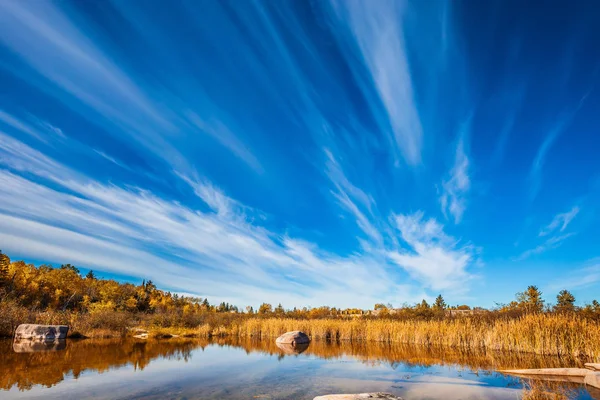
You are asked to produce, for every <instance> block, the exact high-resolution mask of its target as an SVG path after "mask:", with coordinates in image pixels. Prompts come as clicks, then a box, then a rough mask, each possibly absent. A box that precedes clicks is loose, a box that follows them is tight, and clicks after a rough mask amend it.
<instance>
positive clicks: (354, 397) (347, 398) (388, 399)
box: [313, 393, 402, 400]
mask: <svg viewBox="0 0 600 400" xmlns="http://www.w3.org/2000/svg"><path fill="white" fill-rule="evenodd" d="M363 399H383V400H402V398H401V397H398V396H394V395H393V394H390V393H360V394H327V395H325V396H317V397H315V398H314V399H313V400H363Z"/></svg>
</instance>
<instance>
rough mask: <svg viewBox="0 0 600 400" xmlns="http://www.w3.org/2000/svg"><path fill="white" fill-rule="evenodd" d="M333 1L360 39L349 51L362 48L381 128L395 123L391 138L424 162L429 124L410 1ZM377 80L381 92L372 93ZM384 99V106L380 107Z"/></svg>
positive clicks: (409, 157)
mask: <svg viewBox="0 0 600 400" xmlns="http://www.w3.org/2000/svg"><path fill="white" fill-rule="evenodd" d="M332 6H333V9H334V12H335V13H336V14H337V18H338V19H339V20H340V21H343V23H346V24H348V29H349V30H350V31H351V33H352V35H353V38H354V40H355V44H354V45H351V46H350V50H349V51H352V50H353V49H356V51H357V52H358V56H359V57H360V59H362V61H363V62H364V64H365V66H366V67H367V70H368V72H369V76H368V77H365V76H362V71H363V69H362V68H361V69H355V75H356V79H357V81H358V82H359V83H361V85H362V88H363V92H364V93H365V96H366V97H367V98H369V99H370V100H371V101H370V102H369V104H371V107H372V112H373V115H374V116H375V117H376V118H377V119H378V122H379V124H380V128H381V129H382V131H383V132H387V131H389V130H390V129H391V135H390V139H391V141H392V143H393V145H394V146H395V147H397V148H398V149H399V151H400V154H401V155H402V157H403V158H404V160H405V161H406V163H408V164H409V165H417V164H419V163H420V162H421V148H422V144H423V129H422V126H421V121H420V118H419V112H418V110H417V106H416V103H415V99H414V91H413V84H412V79H411V75H410V68H409V64H408V58H407V55H406V48H405V43H404V32H403V27H402V21H403V13H404V8H405V4H404V2H401V1H390V0H382V1H377V2H362V1H333V2H332ZM373 85H374V87H375V90H376V96H375V98H373V97H374V96H373V95H372V94H371V93H372V90H373ZM380 104H382V105H383V108H384V110H380V109H379V107H380V106H379V105H380ZM382 111H383V112H382Z"/></svg>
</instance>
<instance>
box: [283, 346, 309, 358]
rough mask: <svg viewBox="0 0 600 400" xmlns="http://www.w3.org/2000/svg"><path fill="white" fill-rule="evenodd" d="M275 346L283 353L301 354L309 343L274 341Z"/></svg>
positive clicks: (289, 354)
mask: <svg viewBox="0 0 600 400" xmlns="http://www.w3.org/2000/svg"><path fill="white" fill-rule="evenodd" d="M275 345H276V346H277V348H278V349H279V350H281V351H282V352H283V354H285V355H288V356H291V355H294V354H301V353H304V352H305V351H306V349H308V346H309V343H299V344H291V343H275Z"/></svg>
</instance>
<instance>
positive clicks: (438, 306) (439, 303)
mask: <svg viewBox="0 0 600 400" xmlns="http://www.w3.org/2000/svg"><path fill="white" fill-rule="evenodd" d="M447 307H448V306H447V305H446V302H445V301H444V298H443V297H442V295H441V294H440V295H438V297H436V298H435V303H433V308H434V309H435V310H436V311H444V310H445V309H446V308H447Z"/></svg>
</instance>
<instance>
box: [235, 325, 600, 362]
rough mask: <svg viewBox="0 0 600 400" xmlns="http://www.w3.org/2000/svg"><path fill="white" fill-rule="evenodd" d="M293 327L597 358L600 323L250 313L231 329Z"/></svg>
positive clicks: (258, 333)
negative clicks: (301, 317) (297, 317)
mask: <svg viewBox="0 0 600 400" xmlns="http://www.w3.org/2000/svg"><path fill="white" fill-rule="evenodd" d="M293 330H301V331H304V332H306V333H307V334H308V335H310V336H311V338H312V339H317V340H336V341H345V340H348V341H358V342H360V341H373V342H385V343H405V344H416V345H421V346H433V345H435V346H447V347H452V348H458V349H462V350H484V349H487V350H498V351H513V352H524V353H535V354H542V355H558V356H570V357H586V358H588V359H594V360H598V359H599V357H600V325H599V324H598V322H595V321H591V320H587V319H582V318H579V317H577V316H576V315H560V314H532V315H525V316H522V317H519V318H515V319H496V320H487V319H476V318H457V319H443V320H430V321H423V320H409V321H395V320H384V319H378V320H376V319H373V320H370V319H355V320H340V319H318V320H294V319H288V318H268V319H260V318H249V319H246V320H243V321H240V322H239V323H237V324H233V325H232V326H231V328H230V330H229V333H230V334H231V335H233V336H240V337H256V338H273V337H277V336H279V335H281V334H282V333H284V332H287V331H293Z"/></svg>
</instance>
